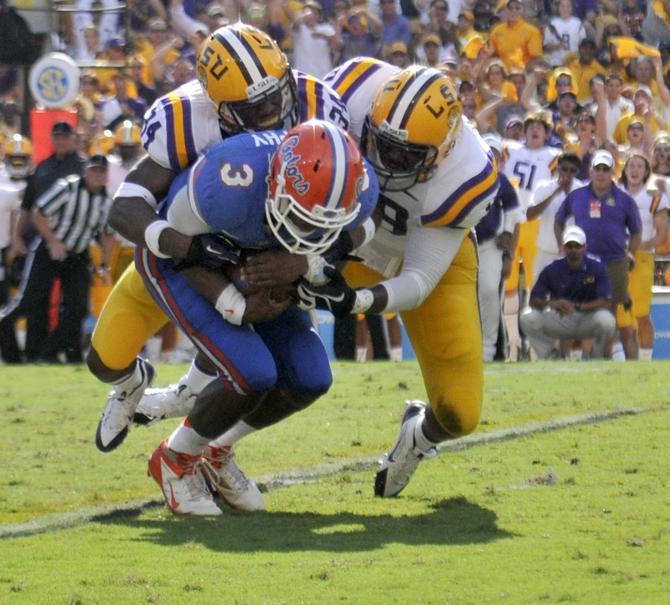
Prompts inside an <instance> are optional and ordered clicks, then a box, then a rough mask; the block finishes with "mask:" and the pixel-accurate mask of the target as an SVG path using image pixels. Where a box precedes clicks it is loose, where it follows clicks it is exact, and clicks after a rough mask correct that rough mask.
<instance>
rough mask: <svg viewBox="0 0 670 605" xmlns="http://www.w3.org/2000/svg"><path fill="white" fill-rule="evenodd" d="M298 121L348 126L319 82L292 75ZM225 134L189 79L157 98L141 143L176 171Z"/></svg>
mask: <svg viewBox="0 0 670 605" xmlns="http://www.w3.org/2000/svg"><path fill="white" fill-rule="evenodd" d="M293 75H294V76H295V80H296V88H297V94H298V103H299V120H300V121H301V122H304V121H307V120H309V119H312V118H318V119H322V120H328V121H329V122H332V123H333V124H336V125H337V126H340V127H341V128H344V129H347V128H348V127H349V116H348V114H347V110H346V106H345V105H344V103H342V101H341V100H340V98H339V97H338V96H337V94H336V93H335V92H334V91H333V90H332V89H331V88H330V87H329V86H327V85H325V84H324V83H323V82H322V81H321V80H319V79H318V78H315V77H314V76H310V75H307V74H304V73H302V72H299V71H295V70H294V72H293ZM226 136H228V135H226V134H225V133H223V132H222V131H221V128H220V126H219V117H218V115H217V112H216V107H215V106H214V103H212V101H211V100H210V99H209V97H208V96H207V94H206V93H205V91H204V90H203V89H202V86H201V85H200V83H199V82H198V81H197V80H191V81H190V82H187V83H186V84H183V85H182V86H180V87H179V88H176V89H175V90H173V91H172V92H169V93H168V94H166V95H163V96H162V97H160V98H159V99H157V100H156V101H155V102H154V103H153V105H152V106H151V107H150V108H149V110H148V111H147V112H146V114H145V115H144V126H143V128H142V144H143V145H144V148H145V149H146V150H147V153H148V154H149V155H150V156H151V159H152V160H154V161H155V162H156V163H157V164H160V165H161V166H163V167H165V168H168V169H170V170H173V171H175V172H179V171H181V170H183V169H184V168H186V167H187V166H190V165H191V164H193V162H195V160H196V158H197V157H198V155H200V154H203V153H205V152H206V151H207V150H208V149H209V148H210V147H212V146H213V145H215V144H216V143H219V142H220V141H221V140H222V139H223V138H225V137H226Z"/></svg>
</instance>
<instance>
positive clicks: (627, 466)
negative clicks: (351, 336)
mask: <svg viewBox="0 0 670 605" xmlns="http://www.w3.org/2000/svg"><path fill="white" fill-rule="evenodd" d="M184 369H185V367H184V366H181V367H180V366H162V367H159V382H160V383H161V384H162V383H165V382H167V381H169V380H173V379H175V378H177V377H178V376H179V375H180V374H181V373H182V372H183V370H184ZM334 372H335V386H334V387H333V389H332V390H331V392H330V393H329V394H328V395H327V396H326V397H325V398H324V399H322V400H321V401H319V402H318V403H317V404H315V405H314V406H313V407H312V408H310V409H309V410H307V411H305V412H303V413H302V414H299V415H297V416H295V417H293V418H292V419H290V420H288V421H286V422H285V423H283V424H281V425H279V426H277V427H272V428H271V429H268V430H267V431H264V432H262V433H259V434H255V435H252V436H250V437H249V438H247V439H246V440H244V441H243V442H242V443H240V445H239V447H238V459H239V461H240V463H241V464H242V466H243V467H244V468H245V470H247V471H248V473H249V474H250V475H252V476H254V477H256V478H258V479H259V481H260V482H261V484H262V485H264V486H265V487H266V489H268V491H267V493H266V496H265V497H266V504H267V511H266V512H263V513H248V514H241V513H232V512H227V513H226V514H224V516H222V517H220V518H218V519H215V520H211V519H209V520H208V519H183V518H175V517H173V516H172V515H171V514H169V513H168V512H167V511H166V509H165V508H163V506H162V504H161V499H160V493H159V490H158V488H157V486H156V485H155V484H154V483H153V481H152V480H151V479H149V478H148V477H147V476H146V458H147V456H148V455H149V454H150V453H151V451H153V449H154V448H155V446H156V445H157V444H158V442H159V441H160V440H161V439H162V438H163V436H165V435H166V434H168V433H169V432H170V431H171V430H172V428H173V426H174V424H175V423H174V422H165V423H163V424H162V425H159V426H156V427H151V428H150V429H136V430H133V431H132V432H131V434H130V436H129V437H128V439H127V440H126V443H124V445H123V446H122V447H121V448H120V449H118V450H117V451H115V452H113V453H110V454H101V453H99V452H98V451H97V450H96V449H95V446H94V433H95V427H96V424H97V420H98V416H99V413H100V410H101V408H102V405H103V403H104V399H105V388H104V387H103V386H101V385H99V384H98V383H96V382H95V380H94V379H93V378H92V377H90V376H89V375H88V374H87V373H86V371H84V370H83V369H80V368H73V367H67V368H66V367H63V368H55V367H33V368H7V367H3V368H1V369H0V375H1V376H2V380H1V381H0V411H1V412H2V419H3V422H2V424H0V454H1V456H2V460H3V461H4V462H5V464H4V469H3V472H2V474H0V604H2V605H4V604H5V603H11V604H14V603H17V604H18V603H25V604H30V605H42V604H45V605H50V604H52V603H53V604H66V605H89V604H100V605H107V604H110V605H112V604H113V605H117V604H119V605H120V604H126V603H127V604H138V603H164V604H181V603H184V604H188V605H191V604H193V605H195V604H208V605H209V604H219V603H221V604H235V605H242V604H249V605H251V604H253V605H257V604H258V605H261V604H263V605H280V604H282V605H298V604H309V605H311V604H323V605H336V604H356V605H358V604H362V605H367V604H380V605H381V604H385V605H386V604H394V603H402V604H404V605H413V604H419V603H421V604H427V605H433V604H435V605H438V604H439V605H465V604H473V605H479V604H489V603H511V604H522V603H523V604H543V603H585V604H600V603H602V604H607V605H610V604H622V605H624V604H625V605H628V604H642V605H646V604H649V605H657V604H665V603H670V485H669V483H670V479H669V477H670V455H669V453H668V452H669V449H670V413H669V412H670V396H669V395H668V387H667V364H664V363H651V364H650V363H646V364H644V363H626V364H615V363H604V362H603V363H581V364H577V363H562V362H561V363H554V364H542V363H537V364H514V365H493V366H488V367H487V369H486V381H485V392H486V395H485V407H484V412H483V418H482V423H481V426H480V429H479V431H478V432H477V433H476V434H474V435H472V436H470V437H468V438H466V439H464V440H461V441H460V442H454V443H451V444H449V445H448V446H447V447H444V448H442V450H441V453H440V455H439V456H438V457H437V458H435V459H433V460H430V461H426V462H425V463H423V464H422V465H421V466H420V468H419V470H418V471H417V473H416V475H415V477H414V478H413V480H412V482H411V483H410V485H409V486H408V487H407V489H406V490H405V491H404V492H403V493H402V494H401V496H400V497H398V498H395V499H389V500H381V499H378V498H374V497H373V496H372V479H373V476H374V467H375V465H374V460H375V459H376V458H377V457H378V456H379V455H380V454H381V453H382V452H383V451H384V450H385V449H386V448H387V447H388V446H389V445H390V444H391V443H392V442H393V440H394V439H395V436H396V434H397V431H398V425H399V419H400V415H401V413H402V408H403V400H404V399H406V398H415V397H419V398H420V397H422V396H423V387H422V383H421V380H420V376H419V375H418V370H417V368H416V366H415V364H413V363H409V362H405V363H402V364H394V365H391V364H387V363H370V364H350V363H349V364H348V363H338V364H335V366H334Z"/></svg>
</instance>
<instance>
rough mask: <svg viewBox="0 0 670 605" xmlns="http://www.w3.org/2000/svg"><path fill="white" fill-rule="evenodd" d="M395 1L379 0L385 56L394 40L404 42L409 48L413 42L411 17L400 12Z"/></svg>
mask: <svg viewBox="0 0 670 605" xmlns="http://www.w3.org/2000/svg"><path fill="white" fill-rule="evenodd" d="M395 2H396V0H379V9H380V13H381V14H380V16H381V20H382V46H383V54H384V56H386V55H387V54H388V53H389V49H390V48H391V45H392V44H393V43H394V42H404V43H405V44H406V45H407V47H408V48H409V46H410V45H411V43H412V31H411V29H410V25H409V19H407V17H404V16H403V15H400V14H398V11H397V10H396V5H395Z"/></svg>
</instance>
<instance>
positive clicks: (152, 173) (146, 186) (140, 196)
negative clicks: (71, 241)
mask: <svg viewBox="0 0 670 605" xmlns="http://www.w3.org/2000/svg"><path fill="white" fill-rule="evenodd" d="M174 177H175V173H174V172H173V171H172V170H169V169H167V168H163V167H162V166H160V165H159V164H157V163H156V162H154V161H153V160H152V159H151V158H150V157H149V156H146V157H144V158H142V159H141V160H140V161H139V162H138V163H137V164H136V165H135V166H134V167H133V168H132V170H131V171H130V172H129V173H128V176H127V177H126V181H125V183H124V184H123V185H122V186H121V188H120V193H121V192H124V186H127V185H130V187H129V188H126V189H125V191H127V192H128V194H127V195H118V194H117V196H116V197H115V198H114V204H113V205H112V209H111V211H110V214H109V224H110V226H111V227H112V228H113V229H114V230H115V231H117V232H118V233H120V234H121V235H122V236H123V237H125V238H126V239H129V240H130V241H131V242H134V243H135V244H137V245H138V246H146V244H147V242H146V230H147V227H149V225H151V223H154V222H156V221H157V220H158V216H157V214H156V211H155V209H154V207H153V206H152V205H151V203H150V201H148V199H147V198H149V199H151V197H153V200H160V199H162V198H163V197H164V196H165V195H166V194H167V191H168V189H169V187H170V183H172V180H173V179H174ZM133 185H134V186H136V187H139V189H137V190H136V191H137V194H136V195H133V191H134V190H133V187H132V186H133ZM142 189H143V190H146V192H147V193H144V192H143V191H142ZM191 240H192V238H191V237H190V236H188V235H183V234H181V233H179V232H178V231H176V230H175V229H173V228H171V227H168V228H166V229H163V230H162V231H161V232H160V236H159V238H158V245H159V246H160V251H161V252H162V253H163V254H165V255H166V256H170V257H172V258H174V259H175V260H182V259H184V258H186V256H187V254H188V250H189V247H190V245H191Z"/></svg>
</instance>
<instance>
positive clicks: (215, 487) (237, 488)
mask: <svg viewBox="0 0 670 605" xmlns="http://www.w3.org/2000/svg"><path fill="white" fill-rule="evenodd" d="M202 466H203V471H204V473H205V476H206V478H207V481H208V482H209V485H210V487H211V489H212V491H213V492H215V493H216V494H218V495H219V496H220V497H221V499H222V500H223V501H224V502H225V503H226V504H227V505H228V506H230V507H231V508H234V509H235V510H246V511H252V510H265V502H264V501H263V494H261V491H260V490H259V489H258V486H257V485H256V484H255V483H254V482H253V481H252V480H251V479H249V477H247V476H246V475H245V474H244V472H243V471H242V469H241V468H240V467H239V466H237V463H236V462H235V453H234V452H233V450H232V448H231V447H214V446H212V445H208V446H207V449H206V450H205V452H204V453H203V455H202Z"/></svg>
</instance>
